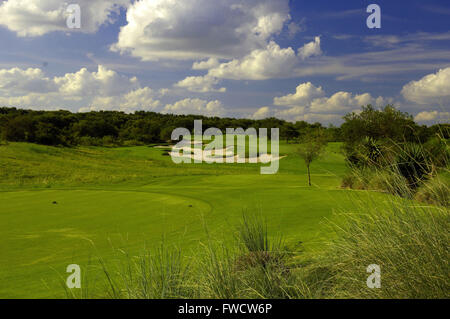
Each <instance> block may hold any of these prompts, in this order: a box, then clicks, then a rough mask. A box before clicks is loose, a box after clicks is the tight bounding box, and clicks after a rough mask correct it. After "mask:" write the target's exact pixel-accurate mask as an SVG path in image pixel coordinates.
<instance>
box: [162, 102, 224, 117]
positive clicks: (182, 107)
mask: <svg viewBox="0 0 450 319" xmlns="http://www.w3.org/2000/svg"><path fill="white" fill-rule="evenodd" d="M163 113H170V114H196V115H205V116H223V115H225V114H226V112H225V109H224V107H223V105H222V102H220V101H218V100H214V101H206V100H202V99H189V98H188V99H184V100H181V101H178V102H175V103H174V104H167V105H166V106H165V107H164V109H163Z"/></svg>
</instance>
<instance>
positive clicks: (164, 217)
mask: <svg viewBox="0 0 450 319" xmlns="http://www.w3.org/2000/svg"><path fill="white" fill-rule="evenodd" d="M295 148H296V146H295V145H286V144H282V145H281V154H282V155H283V154H284V155H288V157H287V158H284V159H282V160H281V162H280V172H279V174H277V175H270V176H267V175H266V176H263V175H260V174H259V168H258V167H259V166H258V165H256V164H251V165H249V164H228V165H223V164H212V165H206V164H195V165H194V164H192V165H180V166H177V165H175V164H173V163H172V162H171V159H170V157H168V156H163V155H162V153H163V150H161V149H155V148H149V147H130V148H117V149H106V148H75V149H64V148H53V147H45V146H39V145H30V144H22V143H11V144H9V145H7V146H0V169H1V170H0V190H2V192H0V233H1V234H2V238H1V239H0V241H1V247H2V253H1V255H0V280H1V282H2V285H1V286H0V297H19V298H21V297H61V296H63V294H64V293H63V289H62V288H61V287H60V286H58V285H60V284H61V281H62V280H61V278H60V275H62V276H65V273H64V271H65V267H66V266H67V265H68V264H71V263H78V264H80V265H83V264H86V263H87V262H88V261H89V260H90V259H96V258H97V257H99V256H102V257H105V256H108V254H109V253H110V251H111V249H110V247H111V245H113V246H122V245H123V246H126V247H127V250H129V251H130V252H136V251H138V250H139V249H141V248H142V247H143V246H144V243H145V245H147V246H150V247H151V246H153V245H157V244H158V243H159V242H160V241H161V239H162V238H163V237H165V241H166V242H168V243H170V244H175V245H177V246H180V247H183V248H186V251H189V250H190V249H192V250H195V248H196V247H197V245H198V241H199V240H202V239H205V238H206V232H205V227H207V228H208V230H209V233H210V234H211V236H213V237H214V238H216V239H217V238H218V239H223V240H225V241H227V240H229V239H230V238H231V236H232V233H233V231H234V227H235V226H236V224H237V222H238V220H239V217H240V216H241V214H242V211H243V210H250V211H254V210H257V211H260V212H261V213H262V214H263V215H264V216H266V218H267V220H268V224H269V225H270V227H272V229H271V231H272V232H275V233H282V234H283V236H284V237H285V238H286V239H287V240H288V241H289V242H290V243H292V244H296V243H297V244H298V243H299V242H302V243H303V244H302V249H304V251H305V255H306V256H308V255H312V254H316V253H317V252H318V251H320V250H321V249H323V246H322V245H321V241H322V240H323V239H326V238H327V237H329V234H328V233H327V232H326V231H325V230H324V228H323V227H322V223H323V222H324V221H325V218H330V217H331V214H332V212H333V210H335V209H340V208H342V209H344V208H347V207H348V206H349V205H350V198H349V197H350V196H349V195H350V194H352V192H351V191H345V190H340V189H339V183H340V178H341V176H342V175H343V174H344V172H345V164H344V161H343V157H342V155H341V154H340V153H339V145H338V144H330V145H329V147H328V149H327V154H325V156H323V158H322V159H320V160H319V161H317V162H316V163H313V165H312V173H313V175H312V179H313V180H312V181H313V183H314V186H313V187H311V188H309V187H307V186H306V183H307V181H306V174H305V173H306V169H305V166H304V164H303V163H302V161H301V160H300V159H299V158H297V157H296V156H295V154H294V153H295ZM53 201H56V202H57V204H52V202H53ZM190 206H192V207H190Z"/></svg>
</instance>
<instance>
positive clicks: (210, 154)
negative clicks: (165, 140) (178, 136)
mask: <svg viewBox="0 0 450 319" xmlns="http://www.w3.org/2000/svg"><path fill="white" fill-rule="evenodd" d="M187 144H189V143H187ZM233 149H234V147H233V146H229V147H227V148H224V149H220V150H214V151H212V150H202V149H196V148H192V147H189V146H183V147H175V146H174V147H172V152H169V155H170V156H172V157H177V158H190V159H193V160H197V161H211V162H214V161H215V160H217V156H218V157H219V158H223V157H225V158H230V157H233V158H234V162H235V163H237V162H239V160H241V158H240V157H239V155H235V154H234V151H233ZM180 151H183V152H182V153H181V152H180ZM285 157H286V156H272V154H263V155H261V156H259V157H252V158H251V159H250V158H244V162H245V163H265V164H266V163H270V162H272V161H278V160H280V159H282V158H285Z"/></svg>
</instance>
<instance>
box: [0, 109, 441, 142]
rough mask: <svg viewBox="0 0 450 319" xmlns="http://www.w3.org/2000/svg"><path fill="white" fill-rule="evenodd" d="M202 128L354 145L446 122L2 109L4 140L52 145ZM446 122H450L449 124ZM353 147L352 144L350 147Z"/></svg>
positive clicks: (390, 113) (379, 115)
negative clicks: (315, 136) (315, 135)
mask: <svg viewBox="0 0 450 319" xmlns="http://www.w3.org/2000/svg"><path fill="white" fill-rule="evenodd" d="M199 119H201V120H202V121H203V127H204V128H205V129H206V128H209V127H217V128H219V129H220V130H222V131H224V130H225V129H226V128H238V127H242V128H243V129H247V128H250V127H253V128H256V129H259V128H268V129H270V128H279V129H280V137H281V138H282V139H285V140H286V141H287V142H288V143H289V142H297V141H301V140H302V138H304V137H306V136H309V135H310V134H311V132H318V131H319V132H320V134H321V135H322V136H324V138H325V139H326V140H327V141H342V142H346V145H353V144H354V142H356V141H359V140H360V139H361V138H362V137H364V136H371V137H375V138H378V137H385V138H393V139H395V140H399V139H403V140H404V139H406V140H410V141H417V140H421V141H426V140H428V139H429V138H430V137H431V136H433V135H434V134H435V133H436V132H437V131H441V130H442V128H441V126H442V125H434V126H431V127H427V126H420V125H418V124H417V123H415V122H414V120H413V119H412V117H411V116H410V115H408V114H407V113H402V112H400V111H398V110H396V109H395V108H393V107H392V106H387V107H385V108H384V109H383V110H376V109H375V108H373V107H372V106H370V105H369V106H366V107H363V111H362V112H361V113H359V114H356V113H352V114H348V115H346V116H345V117H344V120H345V122H344V124H343V125H341V126H340V127H336V126H332V125H330V126H328V127H325V126H323V125H322V124H321V123H313V124H310V123H307V122H305V121H297V122H295V123H291V122H287V121H284V120H280V119H277V118H273V117H271V118H266V119H262V120H252V119H236V118H219V117H205V116H199V115H174V114H161V113H155V112H144V111H138V112H135V113H132V114H127V113H124V112H118V111H99V112H88V113H72V112H70V111H65V110H60V111H34V110H25V109H18V108H7V107H2V108H0V137H1V139H2V140H4V141H11V142H29V143H37V144H44V145H53V146H77V145H93V146H121V145H142V144H150V143H161V142H168V141H170V138H171V133H172V131H173V130H174V129H175V128H178V127H185V128H187V129H189V130H191V131H192V130H193V126H194V120H199ZM447 126H448V125H447ZM349 149H351V147H350V146H349Z"/></svg>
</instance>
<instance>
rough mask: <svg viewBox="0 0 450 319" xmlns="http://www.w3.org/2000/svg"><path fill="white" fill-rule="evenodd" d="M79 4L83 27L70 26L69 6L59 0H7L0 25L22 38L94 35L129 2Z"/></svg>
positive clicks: (0, 13)
mask: <svg viewBox="0 0 450 319" xmlns="http://www.w3.org/2000/svg"><path fill="white" fill-rule="evenodd" d="M74 3H76V4H79V5H80V9H81V28H80V29H69V28H68V27H67V23H66V21H67V17H68V13H67V3H66V2H64V1H60V0H39V1H36V0H6V1H3V2H2V4H1V5H0V25H3V26H5V27H7V28H8V29H9V30H11V31H13V32H16V33H17V35H19V36H21V37H25V36H42V35H44V34H46V33H49V32H53V31H62V32H69V31H80V32H86V33H93V32H96V31H97V30H98V28H99V27H100V26H101V25H103V24H105V23H110V22H112V18H113V16H114V14H116V13H118V12H119V10H120V8H121V7H126V6H127V5H128V4H129V3H130V0H111V1H103V0H77V1H75V2H74Z"/></svg>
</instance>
